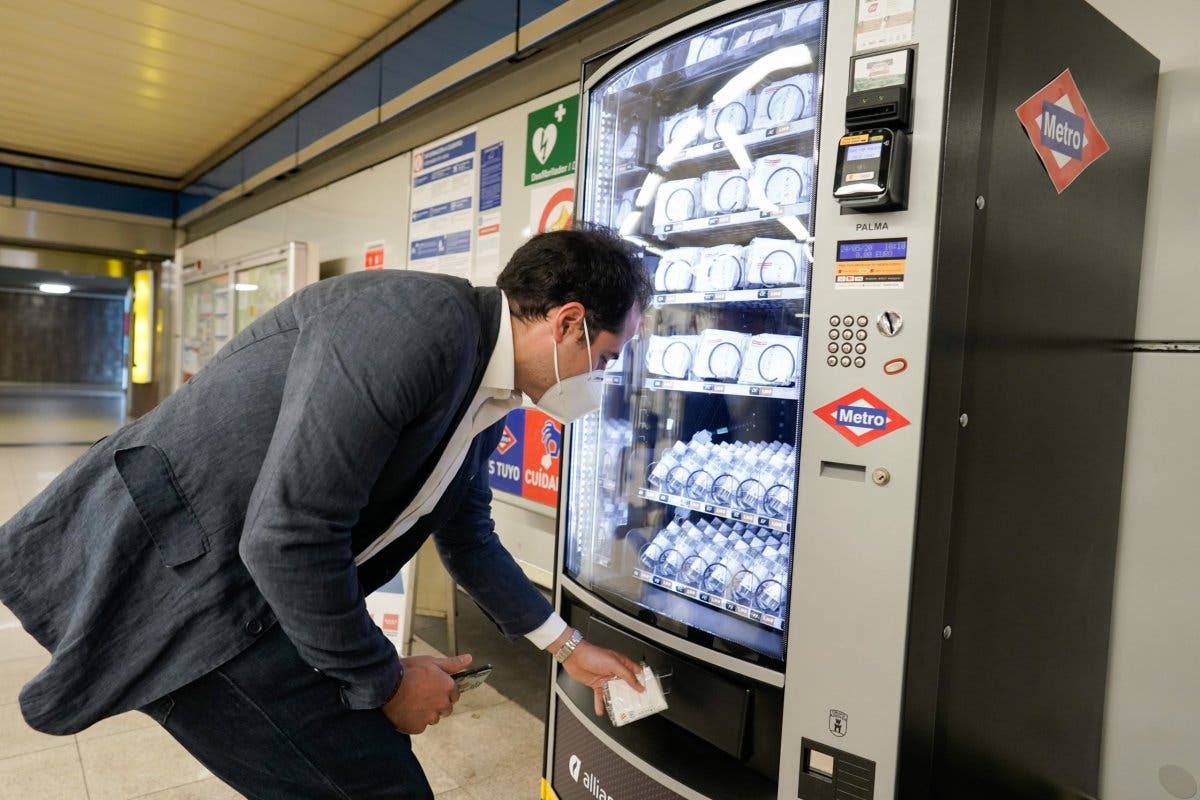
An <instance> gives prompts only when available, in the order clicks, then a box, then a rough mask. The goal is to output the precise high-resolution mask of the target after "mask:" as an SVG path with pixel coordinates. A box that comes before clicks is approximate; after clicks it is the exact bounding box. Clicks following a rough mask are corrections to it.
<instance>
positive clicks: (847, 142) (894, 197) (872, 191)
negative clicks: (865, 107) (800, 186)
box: [833, 128, 908, 211]
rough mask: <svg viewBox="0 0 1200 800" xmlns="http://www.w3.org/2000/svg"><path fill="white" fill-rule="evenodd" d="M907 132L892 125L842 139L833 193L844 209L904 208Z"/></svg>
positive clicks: (839, 145) (856, 133)
mask: <svg viewBox="0 0 1200 800" xmlns="http://www.w3.org/2000/svg"><path fill="white" fill-rule="evenodd" d="M907 138H908V137H907V135H906V134H905V133H903V132H902V131H893V130H891V129H889V128H872V129H870V130H865V131H856V132H854V133H848V134H846V135H845V136H843V137H842V138H841V139H840V140H839V141H838V153H837V166H836V169H835V172H834V189H833V196H834V199H836V200H837V201H838V202H839V203H840V204H841V205H842V206H843V207H844V208H850V209H855V210H871V211H886V210H889V209H898V208H904V205H905V191H904V179H905V172H906V171H907V170H906V169H905V162H906V160H907V157H908V152H907V149H908V148H907V144H908V141H907Z"/></svg>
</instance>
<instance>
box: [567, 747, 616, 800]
mask: <svg viewBox="0 0 1200 800" xmlns="http://www.w3.org/2000/svg"><path fill="white" fill-rule="evenodd" d="M567 771H568V772H570V773H571V780H573V781H575V782H576V783H579V774H580V772H583V762H582V761H580V760H579V756H577V755H575V754H574V753H572V754H571V758H570V759H569V760H568V761H567ZM583 788H584V789H587V790H588V791H589V792H591V794H592V797H594V798H596V800H617V798H616V796H615V795H611V794H609V793H608V792H606V791H604V789H602V788H601V787H600V779H599V778H597V777H596V776H595V775H593V774H592V773H590V772H583Z"/></svg>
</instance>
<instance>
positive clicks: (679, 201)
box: [654, 178, 702, 227]
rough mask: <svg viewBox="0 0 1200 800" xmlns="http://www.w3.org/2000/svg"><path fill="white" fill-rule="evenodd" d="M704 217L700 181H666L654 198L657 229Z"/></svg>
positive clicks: (690, 179) (695, 179)
mask: <svg viewBox="0 0 1200 800" xmlns="http://www.w3.org/2000/svg"><path fill="white" fill-rule="evenodd" d="M701 215H702V211H701V208H700V179H699V178H684V179H683V180H678V181H666V182H665V183H663V185H662V186H660V187H658V193H657V194H655V196H654V224H655V226H657V227H662V226H664V225H673V224H675V223H678V222H686V221H687V220H689V219H695V218H696V217H699V216H701Z"/></svg>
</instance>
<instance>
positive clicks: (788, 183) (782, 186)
mask: <svg viewBox="0 0 1200 800" xmlns="http://www.w3.org/2000/svg"><path fill="white" fill-rule="evenodd" d="M803 189H804V179H803V178H801V177H800V173H799V172H797V171H796V170H795V169H793V168H791V167H780V168H779V169H777V170H775V171H774V172H772V173H771V176H770V177H769V178H767V185H766V186H764V187H763V191H764V193H765V194H766V195H767V199H768V200H770V201H771V202H772V203H774V204H775V205H777V206H786V205H792V204H793V203H798V202H800V197H801V196H802V195H801V192H802V190H803Z"/></svg>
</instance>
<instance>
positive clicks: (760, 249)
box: [745, 237, 808, 288]
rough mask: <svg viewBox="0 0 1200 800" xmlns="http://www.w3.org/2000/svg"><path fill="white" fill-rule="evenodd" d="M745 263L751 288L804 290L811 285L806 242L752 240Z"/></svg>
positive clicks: (747, 249) (747, 246) (748, 246)
mask: <svg viewBox="0 0 1200 800" xmlns="http://www.w3.org/2000/svg"><path fill="white" fill-rule="evenodd" d="M745 260H746V281H745V283H746V286H748V287H753V288H758V287H760V286H762V287H766V288H773V287H775V286H803V285H805V284H806V283H807V282H808V251H807V249H806V248H805V244H804V243H803V242H797V241H796V240H794V239H768V238H765V237H758V238H756V239H751V240H750V244H748V245H746V259H745Z"/></svg>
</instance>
